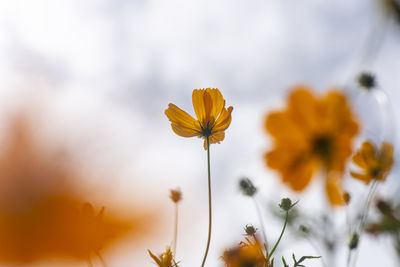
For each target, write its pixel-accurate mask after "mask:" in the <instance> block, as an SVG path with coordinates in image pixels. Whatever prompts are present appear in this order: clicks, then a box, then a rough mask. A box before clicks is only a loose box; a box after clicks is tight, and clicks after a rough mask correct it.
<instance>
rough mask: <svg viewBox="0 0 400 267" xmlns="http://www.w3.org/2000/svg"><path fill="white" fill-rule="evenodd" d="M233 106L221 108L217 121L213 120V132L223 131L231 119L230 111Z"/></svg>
mask: <svg viewBox="0 0 400 267" xmlns="http://www.w3.org/2000/svg"><path fill="white" fill-rule="evenodd" d="M232 110H233V107H228V109H226V108H223V109H222V111H221V114H220V115H219V117H218V119H217V121H216V122H215V126H214V128H213V132H220V131H225V130H226V129H227V128H228V127H229V125H230V124H231V121H232V116H231V113H232Z"/></svg>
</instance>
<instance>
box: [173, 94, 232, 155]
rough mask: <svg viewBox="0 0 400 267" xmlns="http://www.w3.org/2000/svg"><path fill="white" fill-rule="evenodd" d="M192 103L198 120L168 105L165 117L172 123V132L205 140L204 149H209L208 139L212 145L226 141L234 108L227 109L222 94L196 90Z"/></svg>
mask: <svg viewBox="0 0 400 267" xmlns="http://www.w3.org/2000/svg"><path fill="white" fill-rule="evenodd" d="M192 102H193V108H194V111H195V113H196V117H197V120H196V119H194V118H193V117H192V116H191V115H189V114H188V113H186V112H185V111H183V110H182V109H180V108H178V107H177V106H175V105H174V104H169V105H168V108H167V109H166V110H165V115H167V117H168V119H169V120H170V121H171V127H172V130H173V131H174V132H175V133H176V134H177V135H180V136H183V137H193V136H198V137H200V138H204V139H205V140H204V149H207V138H209V142H210V144H215V143H219V142H221V141H222V140H224V138H225V130H226V129H227V128H228V127H229V125H230V123H231V120H232V116H231V113H232V110H233V107H228V109H226V108H225V100H224V98H223V97H222V94H221V92H220V91H219V90H218V89H217V88H215V89H214V88H207V89H195V90H193V94H192Z"/></svg>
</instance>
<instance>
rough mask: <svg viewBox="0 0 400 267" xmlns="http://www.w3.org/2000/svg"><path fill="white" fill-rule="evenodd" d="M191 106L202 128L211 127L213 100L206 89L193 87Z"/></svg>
mask: <svg viewBox="0 0 400 267" xmlns="http://www.w3.org/2000/svg"><path fill="white" fill-rule="evenodd" d="M192 102H193V108H194V111H195V113H196V116H197V119H198V120H199V122H200V125H201V127H202V128H208V127H212V126H213V125H214V122H215V120H212V119H211V111H212V107H213V101H212V98H211V95H210V93H209V92H208V91H207V90H206V89H194V90H193V94H192Z"/></svg>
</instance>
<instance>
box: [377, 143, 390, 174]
mask: <svg viewBox="0 0 400 267" xmlns="http://www.w3.org/2000/svg"><path fill="white" fill-rule="evenodd" d="M379 162H380V163H381V165H382V168H383V169H384V170H387V171H389V170H390V169H391V168H392V165H393V145H392V144H390V143H387V142H382V145H381V149H380V150H379Z"/></svg>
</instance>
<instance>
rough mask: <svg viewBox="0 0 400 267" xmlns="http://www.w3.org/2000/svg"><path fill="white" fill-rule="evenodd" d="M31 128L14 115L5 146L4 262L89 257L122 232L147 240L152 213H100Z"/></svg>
mask: <svg viewBox="0 0 400 267" xmlns="http://www.w3.org/2000/svg"><path fill="white" fill-rule="evenodd" d="M31 129H32V128H30V125H29V123H28V119H27V118H25V117H20V118H18V119H16V120H14V121H13V124H12V125H11V127H10V129H9V131H8V132H7V136H6V137H5V140H4V143H3V146H2V147H1V148H2V149H1V150H0V240H1V242H0V262H8V263H27V262H37V261H43V260H48V259H70V260H74V261H90V259H91V258H92V257H95V256H96V255H98V256H99V253H100V251H102V250H103V249H105V248H107V247H110V246H111V245H113V244H114V243H115V242H116V241H118V240H120V239H121V238H122V237H127V236H129V237H132V238H134V239H135V240H142V238H143V236H144V235H146V232H148V231H146V230H147V229H149V228H151V221H150V220H151V219H152V218H149V217H150V216H149V213H148V212H145V211H143V210H132V211H131V214H129V215H128V214H127V213H125V212H123V213H121V212H115V208H116V207H110V206H108V207H107V211H106V212H105V210H104V207H103V208H101V209H100V210H99V211H98V212H96V211H95V209H94V207H93V206H92V205H91V204H89V203H88V202H87V200H86V199H87V197H88V195H87V194H85V192H88V191H87V190H86V186H85V184H84V182H83V180H82V179H80V178H81V177H80V176H79V175H78V174H77V173H78V171H77V170H76V169H75V168H74V167H72V165H71V164H67V163H66V162H67V158H66V157H65V155H64V156H63V157H60V154H57V153H52V152H50V150H49V147H48V140H40V139H37V138H36V139H35V138H34V135H33V134H32V130H31ZM35 137H36V136H35ZM40 141H42V142H40ZM101 202H106V200H105V199H104V197H103V198H102V199H101ZM121 208H122V207H118V208H117V209H118V210H120V209H121ZM113 210H114V211H113Z"/></svg>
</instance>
